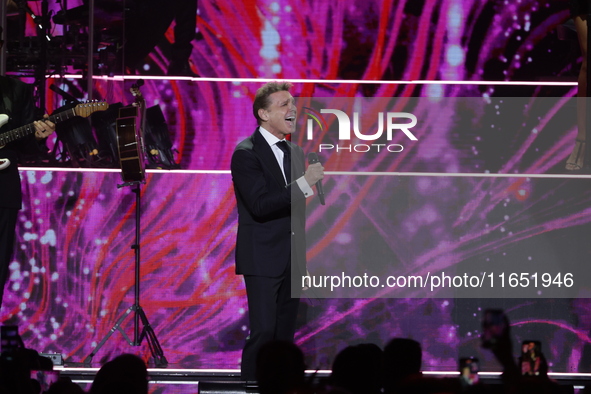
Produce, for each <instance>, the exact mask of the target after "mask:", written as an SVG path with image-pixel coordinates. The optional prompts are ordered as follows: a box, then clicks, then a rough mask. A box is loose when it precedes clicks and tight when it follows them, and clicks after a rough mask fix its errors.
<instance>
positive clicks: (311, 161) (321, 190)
mask: <svg viewBox="0 0 591 394" xmlns="http://www.w3.org/2000/svg"><path fill="white" fill-rule="evenodd" d="M319 162H320V160H318V155H317V154H316V152H310V153H308V164H316V163H319ZM316 191H317V192H318V199H319V200H320V204H322V205H326V202H325V201H324V188H323V187H322V179H321V180H319V181H318V182H316Z"/></svg>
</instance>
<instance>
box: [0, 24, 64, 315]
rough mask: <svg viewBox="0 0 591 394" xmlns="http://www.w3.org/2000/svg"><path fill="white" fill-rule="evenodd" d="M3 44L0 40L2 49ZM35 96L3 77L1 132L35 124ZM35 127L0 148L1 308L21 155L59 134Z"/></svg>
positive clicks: (40, 124)
mask: <svg viewBox="0 0 591 394" xmlns="http://www.w3.org/2000/svg"><path fill="white" fill-rule="evenodd" d="M0 37H2V27H0ZM2 44H3V42H2V41H0V50H2ZM32 93H33V92H32V89H31V86H30V85H27V84H25V83H23V82H21V81H18V80H16V79H12V78H8V77H6V76H0V114H6V115H8V116H9V120H8V123H7V124H5V125H4V126H3V127H2V128H0V133H2V132H6V131H10V130H13V129H15V128H17V127H21V126H24V125H27V124H30V123H33V121H34V120H35V117H36V114H37V108H36V107H35V105H34V101H33V94H32ZM34 125H35V133H34V135H30V136H28V137H29V138H23V139H20V140H17V141H14V142H11V143H9V144H7V145H6V146H4V147H3V149H0V158H6V159H8V160H9V161H10V165H9V166H8V167H7V168H5V169H3V170H0V190H1V192H0V305H1V304H2V295H3V293H4V285H5V283H6V280H7V279H8V265H9V263H10V259H11V258H12V252H13V248H14V242H15V229H16V220H17V214H18V211H19V209H21V205H22V193H21V184H20V176H19V173H18V168H17V161H18V156H19V154H23V153H26V154H41V153H42V152H43V150H44V149H45V150H47V148H46V147H45V139H46V138H47V136H49V135H50V134H51V133H53V132H54V131H55V124H53V123H52V122H50V121H48V120H42V121H35V122H34Z"/></svg>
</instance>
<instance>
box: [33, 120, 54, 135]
mask: <svg viewBox="0 0 591 394" xmlns="http://www.w3.org/2000/svg"><path fill="white" fill-rule="evenodd" d="M44 118H45V119H43V120H37V121H35V122H33V124H34V125H35V138H37V139H38V140H42V139H43V138H47V137H49V136H50V135H51V134H52V133H53V132H54V131H55V123H53V122H52V121H51V120H49V119H48V118H49V116H48V115H45V117H44Z"/></svg>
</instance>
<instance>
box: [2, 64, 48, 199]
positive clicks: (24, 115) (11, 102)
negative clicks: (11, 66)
mask: <svg viewBox="0 0 591 394" xmlns="http://www.w3.org/2000/svg"><path fill="white" fill-rule="evenodd" d="M36 113H37V109H36V107H35V104H34V102H33V90H32V87H31V85H27V84H25V83H23V82H21V81H18V80H15V79H13V78H9V77H3V76H0V114H6V115H8V116H9V120H8V123H7V124H6V125H4V126H3V127H2V128H1V129H0V133H2V132H7V131H10V130H13V129H16V128H17V127H21V126H25V125H27V124H30V123H33V121H34V120H35V117H36V115H37V114H36ZM20 153H29V154H40V153H41V151H40V150H39V148H38V146H37V142H36V140H35V136H34V135H32V134H31V135H29V136H27V137H25V138H22V139H19V140H17V141H14V142H11V143H10V144H8V145H6V146H5V147H4V148H3V149H0V157H2V158H8V159H9V160H10V162H11V164H10V166H9V167H8V168H6V169H4V170H2V171H0V188H2V190H3V192H2V193H0V207H2V208H14V209H20V208H21V204H22V194H21V183H20V177H19V173H18V168H17V161H18V158H19V154H20Z"/></svg>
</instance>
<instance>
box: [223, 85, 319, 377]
mask: <svg viewBox="0 0 591 394" xmlns="http://www.w3.org/2000/svg"><path fill="white" fill-rule="evenodd" d="M290 88H291V84H290V83H286V82H284V83H280V82H270V83H267V84H266V85H264V86H263V87H261V88H260V89H259V90H258V91H257V93H256V97H255V100H254V104H253V114H254V116H255V118H256V119H257V123H258V125H259V127H258V128H257V129H256V130H255V132H254V134H253V135H251V136H250V137H248V138H247V139H245V140H244V141H242V142H240V143H239V144H238V146H237V147H236V149H235V150H234V154H233V155H232V165H231V168H232V180H233V182H234V191H235V193H236V201H237V205H238V235H237V240H236V273H237V274H240V275H244V281H245V284H246V295H247V298H248V316H249V320H250V336H249V338H248V339H247V341H246V345H245V347H244V351H243V353H242V365H241V370H242V378H243V379H244V380H249V381H251V380H255V379H256V363H255V361H256V356H257V353H258V351H259V349H260V348H261V346H262V345H263V344H265V343H266V342H269V341H271V340H286V341H293V337H294V333H295V323H296V317H297V310H298V304H299V292H300V291H301V287H297V286H296V288H294V289H292V288H291V279H292V277H293V278H294V279H296V280H295V281H294V283H298V282H299V283H301V280H299V281H298V280H297V278H299V277H301V275H305V274H306V240H305V223H306V219H305V214H306V202H305V199H306V198H307V197H310V196H312V195H313V194H314V192H313V191H312V189H311V186H313V185H314V184H315V183H316V182H318V181H319V180H320V179H322V178H323V177H324V168H323V167H322V165H320V163H316V164H312V165H309V166H308V168H307V169H306V167H305V159H304V152H303V150H302V149H301V148H300V147H299V146H297V145H295V144H293V143H291V142H290V141H287V140H286V139H285V137H286V136H288V135H289V134H291V133H292V132H293V131H294V130H295V118H296V112H297V111H296V107H295V104H294V98H293V97H292V96H291V94H290V93H289V90H290Z"/></svg>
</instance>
